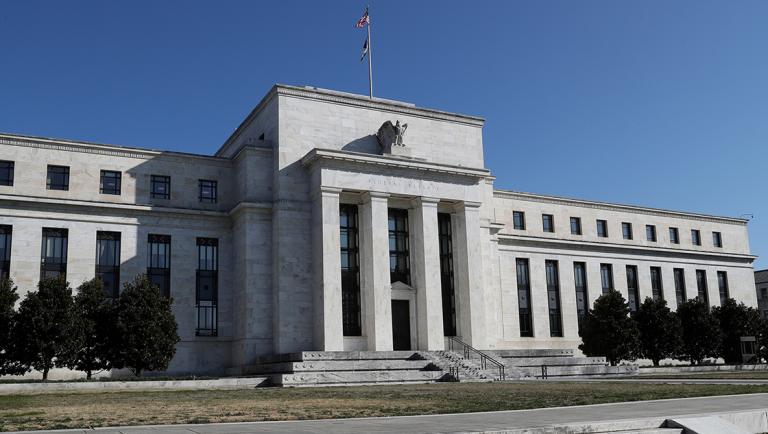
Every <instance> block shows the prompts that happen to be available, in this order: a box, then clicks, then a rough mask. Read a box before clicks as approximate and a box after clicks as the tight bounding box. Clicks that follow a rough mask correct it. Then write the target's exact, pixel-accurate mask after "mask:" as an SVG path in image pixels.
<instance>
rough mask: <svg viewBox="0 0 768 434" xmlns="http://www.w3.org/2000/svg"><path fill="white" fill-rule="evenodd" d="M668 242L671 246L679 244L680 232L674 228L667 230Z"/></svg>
mask: <svg viewBox="0 0 768 434" xmlns="http://www.w3.org/2000/svg"><path fill="white" fill-rule="evenodd" d="M669 242H670V243H672V244H680V231H679V230H678V229H677V228H675V227H670V228H669Z"/></svg>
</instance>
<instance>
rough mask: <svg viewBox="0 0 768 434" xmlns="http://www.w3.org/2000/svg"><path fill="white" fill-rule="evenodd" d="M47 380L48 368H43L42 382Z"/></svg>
mask: <svg viewBox="0 0 768 434" xmlns="http://www.w3.org/2000/svg"><path fill="white" fill-rule="evenodd" d="M46 380H48V367H47V366H46V367H45V368H43V381H46Z"/></svg>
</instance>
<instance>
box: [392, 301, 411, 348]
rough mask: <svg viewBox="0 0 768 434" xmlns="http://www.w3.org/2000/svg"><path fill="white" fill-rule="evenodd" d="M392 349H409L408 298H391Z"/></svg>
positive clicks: (409, 314)
mask: <svg viewBox="0 0 768 434" xmlns="http://www.w3.org/2000/svg"><path fill="white" fill-rule="evenodd" d="M392 349H393V350H395V351H403V350H406V351H407V350H410V349H411V313H410V308H409V305H408V300H392Z"/></svg>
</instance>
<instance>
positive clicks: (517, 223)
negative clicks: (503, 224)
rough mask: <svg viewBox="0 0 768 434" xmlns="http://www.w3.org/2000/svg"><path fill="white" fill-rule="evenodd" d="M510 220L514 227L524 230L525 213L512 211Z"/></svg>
mask: <svg viewBox="0 0 768 434" xmlns="http://www.w3.org/2000/svg"><path fill="white" fill-rule="evenodd" d="M512 221H513V224H514V227H515V229H518V230H521V231H524V230H525V213H524V212H522V211H512Z"/></svg>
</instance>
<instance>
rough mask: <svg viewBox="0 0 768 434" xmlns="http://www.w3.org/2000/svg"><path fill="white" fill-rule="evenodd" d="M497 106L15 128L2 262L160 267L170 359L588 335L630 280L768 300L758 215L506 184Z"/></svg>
mask: <svg viewBox="0 0 768 434" xmlns="http://www.w3.org/2000/svg"><path fill="white" fill-rule="evenodd" d="M483 124H484V121H483V119H482V118H479V117H475V116H468V115H463V114H457V113H447V112H444V111H439V110H433V109H426V108H420V107H416V106H415V105H413V104H408V103H403V102H397V101H390V100H385V99H377V98H373V99H371V98H368V97H364V96H359V95H353V94H347V93H342V92H335V91H329V90H322V89H317V88H312V87H294V86H284V85H276V86H274V87H273V88H272V89H271V90H270V91H269V93H267V95H266V96H265V97H264V98H263V99H262V100H261V102H260V103H259V104H258V105H257V106H256V107H255V108H254V109H253V111H252V112H251V113H250V114H248V116H247V117H246V118H245V120H244V121H243V122H242V123H241V124H240V126H239V127H237V129H236V130H235V131H234V133H233V134H232V135H231V136H230V137H229V139H227V140H226V142H225V143H224V144H223V145H221V147H220V148H219V149H218V151H216V153H215V154H214V155H196V154H186V153H181V152H168V151H158V150H151V149H140V148H131V147H122V146H114V145H105V144H95V143H84V142H78V141H70V140H59V139H49V138H39V137H29V136H21V135H14V134H0V273H1V274H2V276H10V277H11V278H12V279H13V280H14V281H15V282H16V284H17V286H18V287H19V290H20V292H21V293H22V297H23V293H24V292H26V291H30V290H34V289H35V288H36V285H37V283H38V281H39V280H40V278H41V277H51V276H66V279H67V280H68V281H69V282H70V283H71V284H72V286H73V287H76V286H77V285H79V284H80V283H81V282H83V281H85V280H88V279H91V278H93V277H94V276H98V277H100V278H101V279H102V280H103V281H104V283H105V290H106V291H107V292H108V295H109V296H111V297H118V296H119V293H120V288H121V286H122V284H123V283H125V282H127V281H129V280H131V279H133V278H134V276H136V275H137V274H139V273H146V274H147V275H148V276H149V278H150V279H151V280H152V281H153V282H154V283H156V284H157V285H158V287H159V288H160V291H161V292H162V293H163V294H165V295H166V296H169V297H171V298H172V299H173V310H174V314H175V316H176V320H177V322H178V324H179V335H180V336H181V342H180V343H179V345H178V347H177V353H176V356H175V358H174V360H173V361H172V363H171V366H170V367H169V370H168V372H170V373H197V374H203V373H221V372H238V370H239V369H241V368H242V367H245V366H249V365H252V364H253V363H255V361H256V360H257V358H259V357H265V356H267V357H269V356H275V355H279V354H285V353H293V352H299V351H377V352H378V351H382V352H384V351H392V350H424V351H436V350H444V349H446V345H447V344H446V342H448V341H449V340H448V339H446V337H447V336H448V337H450V336H455V337H456V338H458V339H459V340H461V341H462V342H465V343H466V344H467V345H469V346H471V347H473V348H476V349H479V350H490V351H501V350H533V349H549V350H576V349H577V347H578V345H579V343H580V339H579V334H578V332H579V325H580V323H581V322H582V320H583V319H584V317H585V314H586V312H587V310H588V309H589V308H590V306H591V305H592V303H593V302H594V300H595V299H596V298H597V297H599V296H600V295H601V294H603V293H605V292H606V291H608V290H610V289H616V290H618V291H619V292H621V293H622V294H623V296H624V297H625V298H626V299H627V300H628V302H629V306H630V308H631V309H632V310H635V309H637V306H638V304H639V303H640V302H641V301H642V300H644V299H645V298H646V297H653V298H663V299H665V300H667V302H668V304H669V306H670V307H671V308H672V309H673V310H674V309H675V308H676V306H677V305H678V303H680V302H681V301H683V300H686V299H689V298H694V297H700V298H702V299H703V300H705V301H706V302H707V303H708V304H709V305H710V306H716V305H719V304H720V303H721V301H722V300H723V299H725V298H727V297H733V298H735V299H736V300H739V301H742V302H744V303H745V304H747V305H749V306H755V307H756V306H757V297H756V292H755V276H754V270H753V266H752V264H753V261H754V260H755V256H753V255H752V254H751V253H750V249H749V242H748V234H747V221H746V220H743V219H739V218H732V217H719V216H711V215H703V214H697V213H690V212H681V211H670V210H662V209H655V208H646V207H639V206H631V205H619V204H611V203H604V202H595V201H589V200H579V199H570V198H563V197H553V196H546V195H541V194H533V193H521V192H516V191H511V190H504V189H497V188H496V187H495V186H494V176H493V174H492V173H491V172H490V171H489V170H488V169H487V168H486V164H485V159H484V155H483V138H482V133H483Z"/></svg>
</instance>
